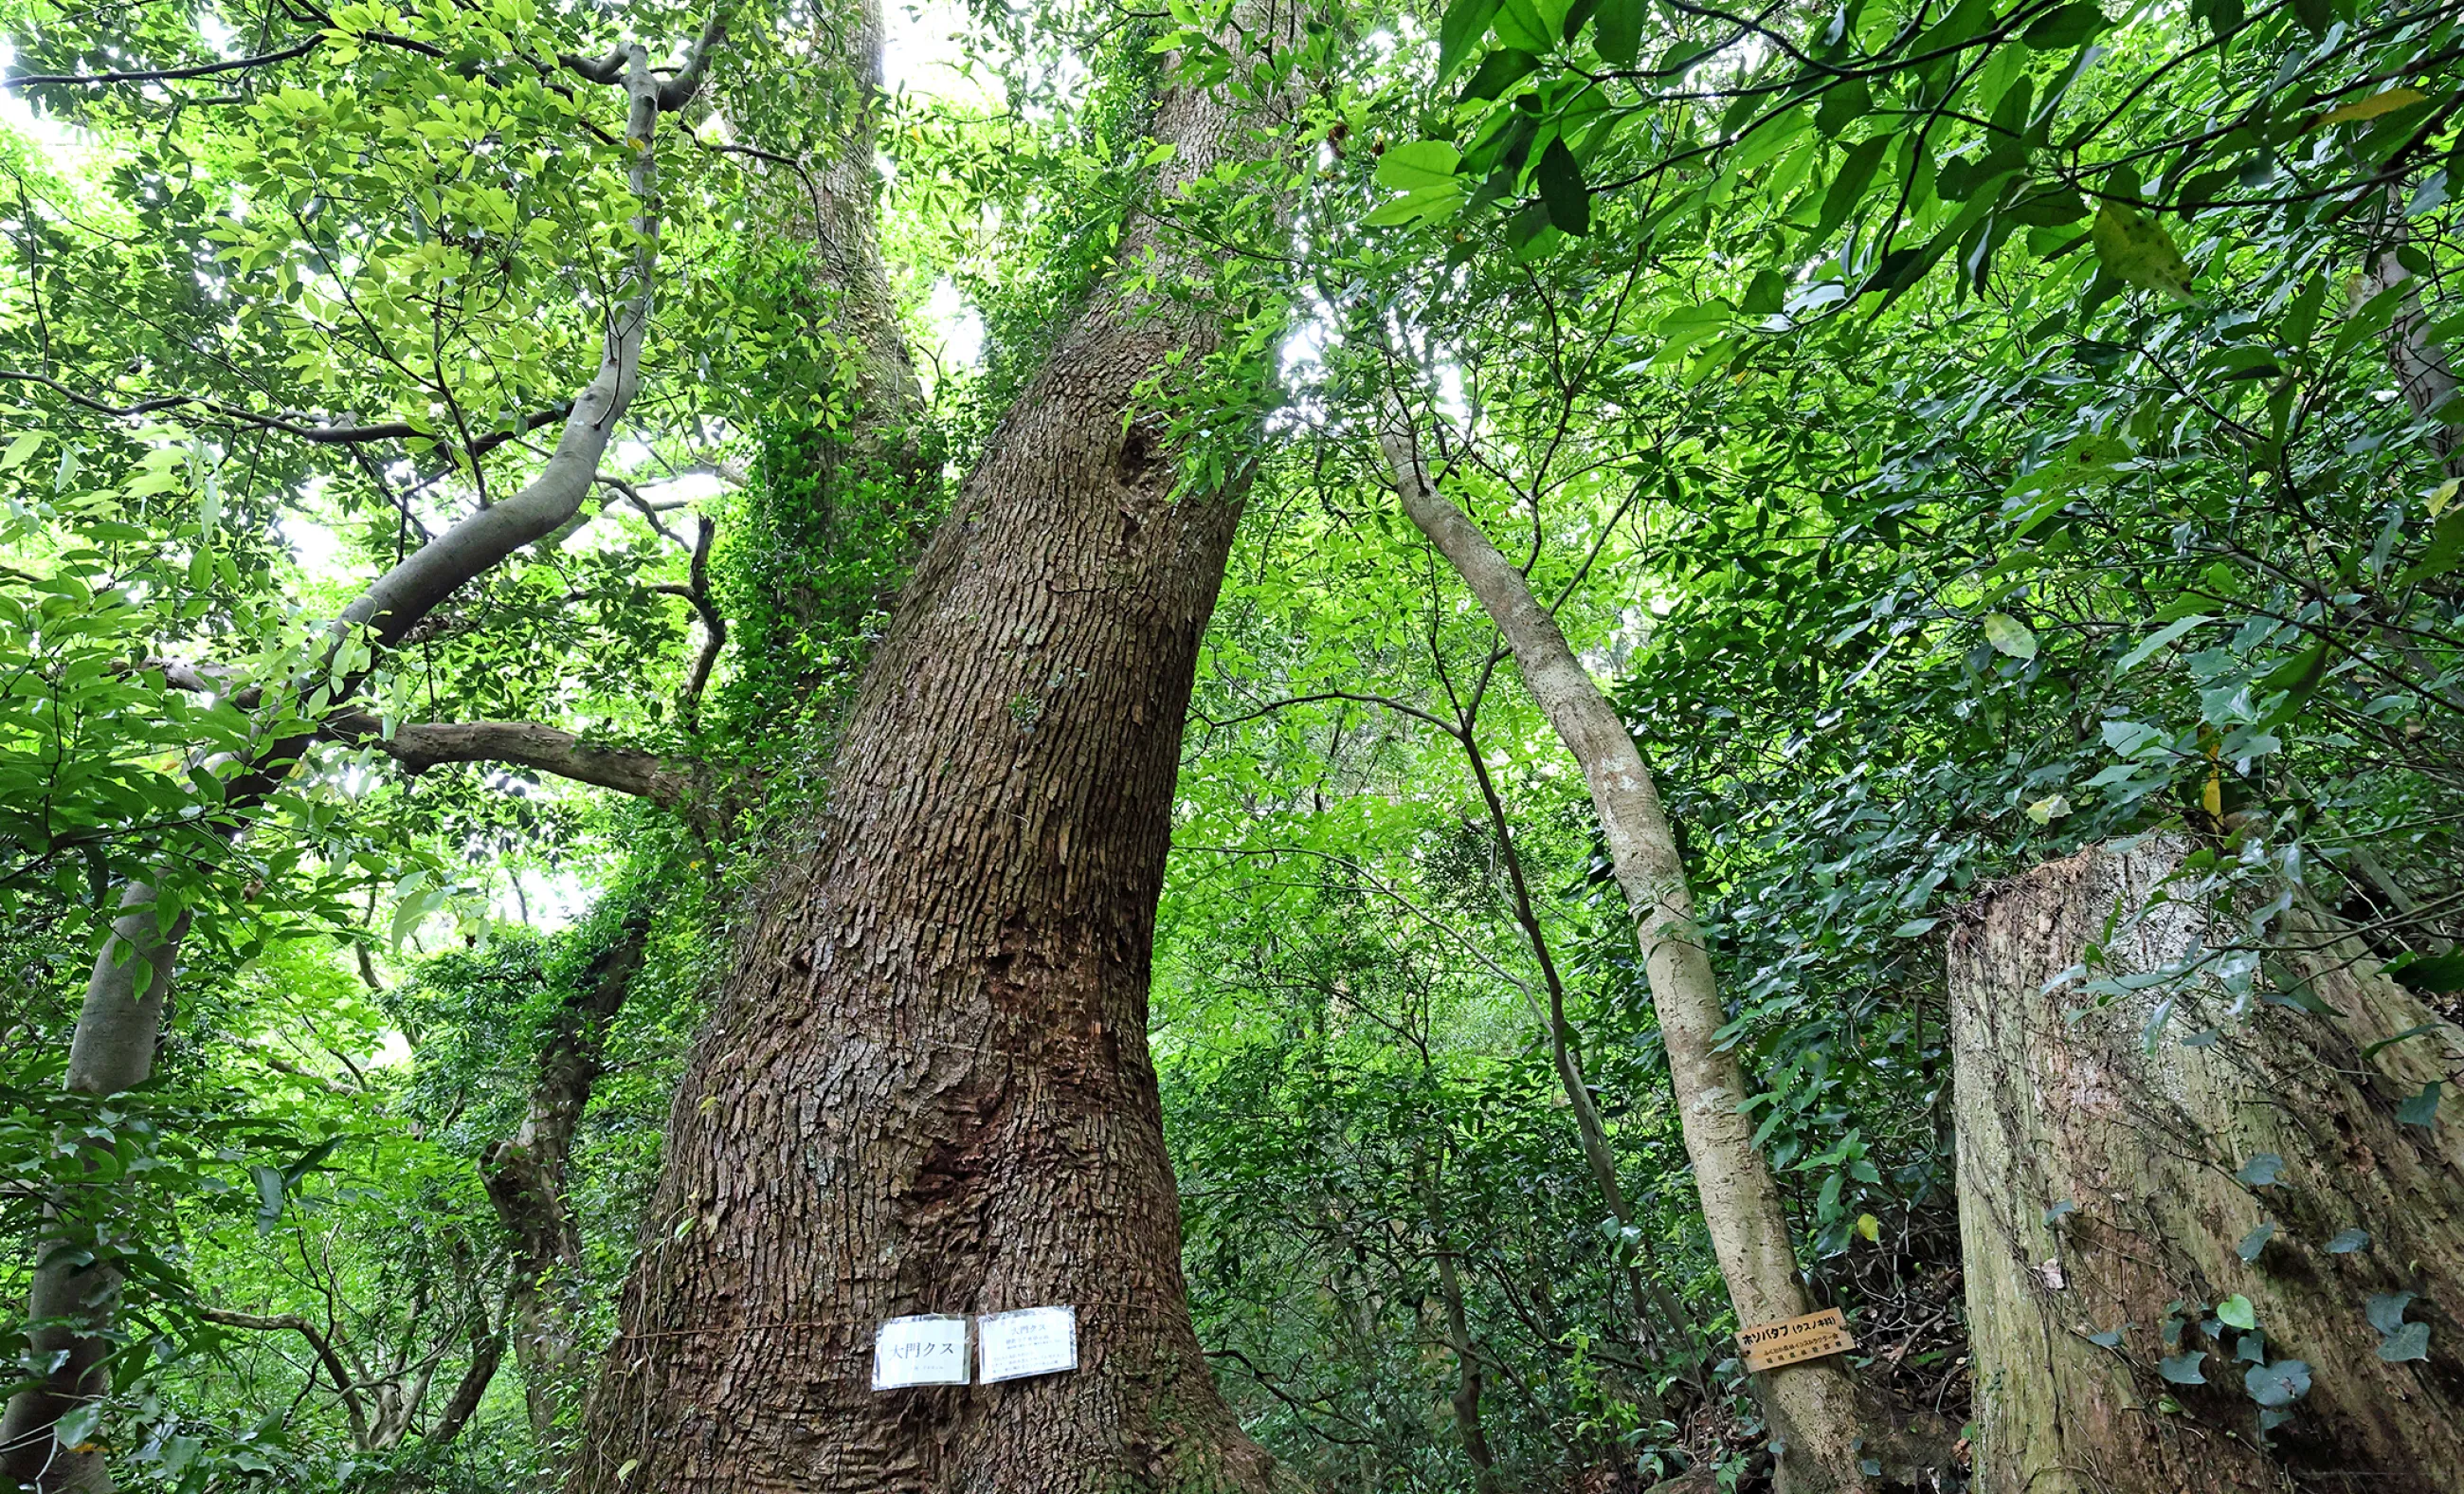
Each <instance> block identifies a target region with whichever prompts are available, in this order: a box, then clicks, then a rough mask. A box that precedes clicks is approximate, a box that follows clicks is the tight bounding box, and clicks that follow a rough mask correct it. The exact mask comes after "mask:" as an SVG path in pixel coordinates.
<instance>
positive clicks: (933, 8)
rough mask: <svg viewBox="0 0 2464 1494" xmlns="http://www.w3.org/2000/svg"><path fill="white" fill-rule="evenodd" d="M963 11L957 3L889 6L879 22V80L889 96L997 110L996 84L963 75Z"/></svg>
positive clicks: (967, 51)
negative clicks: (880, 25)
mask: <svg viewBox="0 0 2464 1494" xmlns="http://www.w3.org/2000/svg"><path fill="white" fill-rule="evenodd" d="M973 56H975V47H974V45H973V38H972V36H971V35H970V25H969V22H968V19H967V8H966V7H965V6H963V5H960V4H957V0H915V3H913V4H909V5H892V6H891V7H889V8H888V11H887V13H886V14H884V15H883V16H882V45H881V80H882V84H883V86H884V87H886V88H888V89H889V90H890V92H891V93H892V94H905V95H907V96H908V97H909V98H911V99H919V100H920V99H931V100H939V101H941V102H943V103H954V104H959V105H974V106H978V107H981V108H985V109H999V108H1001V106H1002V98H1001V83H1000V80H999V79H998V78H994V77H993V76H992V75H991V74H990V72H989V71H986V72H978V73H972V74H971V73H969V72H968V71H967V70H966V65H967V63H968V62H969V60H970V59H972V58H973Z"/></svg>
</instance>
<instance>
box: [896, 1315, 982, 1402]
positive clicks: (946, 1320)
mask: <svg viewBox="0 0 2464 1494" xmlns="http://www.w3.org/2000/svg"><path fill="white" fill-rule="evenodd" d="M966 1383H967V1320H966V1319H964V1318H961V1317H956V1316H953V1315H951V1314H949V1313H940V1312H933V1313H926V1314H924V1315H923V1316H921V1317H913V1318H891V1320H890V1321H889V1322H887V1323H884V1324H883V1325H882V1326H881V1327H878V1328H875V1329H874V1330H873V1334H872V1388H873V1389H874V1390H876V1391H894V1390H897V1389H899V1388H900V1387H902V1386H908V1385H964V1384H966Z"/></svg>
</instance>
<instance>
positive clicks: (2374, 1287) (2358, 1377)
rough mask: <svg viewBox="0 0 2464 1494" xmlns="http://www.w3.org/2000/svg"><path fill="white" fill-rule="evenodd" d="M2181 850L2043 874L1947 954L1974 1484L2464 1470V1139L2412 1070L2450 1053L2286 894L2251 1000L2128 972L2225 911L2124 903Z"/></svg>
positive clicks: (2334, 930) (2409, 1480) (2428, 1024)
mask: <svg viewBox="0 0 2464 1494" xmlns="http://www.w3.org/2000/svg"><path fill="white" fill-rule="evenodd" d="M2188 849H2189V848H2188V846H2187V845H2186V844H2184V843H2183V842H2180V841H2165V840H2156V841H2147V842H2142V843H2140V844H2138V845H2136V846H2134V847H2131V848H2129V849H2101V848H2096V849H2090V850H2087V851H2082V852H2080V853H2079V855H2077V856H2074V857H2072V858H2069V859H2067V860H2062V861H2057V862H2053V863H2051V864H2049V865H2045V866H2040V867H2038V868H2036V869H2035V871H2033V872H2030V873H2029V874H2027V875H2026V876H2024V877H2021V878H2017V879H2015V880H2013V881H2010V882H2008V883H2005V884H2004V885H2003V886H2002V887H2000V888H1999V889H1998V890H1996V891H1995V892H1994V893H1993V894H1992V896H1991V898H1989V899H1987V900H1986V901H1985V902H1984V903H1981V904H1980V905H1978V906H1976V907H1974V908H1972V909H1970V910H1969V913H1968V915H1967V916H1966V917H1964V918H1963V920H1962V921H1961V923H1960V925H1959V927H1958V928H1957V930H1956V931H1955V932H1954V933H1953V935H1952V937H1951V940H1950V946H1949V990H1950V1002H1951V1019H1952V1043H1953V1072H1954V1083H1955V1086H1956V1091H1957V1096H1958V1100H1957V1104H1958V1113H1959V1174H1958V1175H1959V1224H1960V1236H1961V1240H1962V1246H1963V1251H1964V1254H1965V1258H1966V1261H1965V1264H1966V1275H1967V1287H1968V1314H1969V1339H1970V1345H1971V1350H1970V1351H1971V1354H1972V1357H1973V1365H1974V1376H1975V1387H1976V1425H1977V1440H1976V1450H1975V1451H1976V1486H1977V1487H1978V1488H1979V1489H1980V1490H1983V1491H1986V1494H2020V1491H2023V1490H2024V1491H2027V1494H2107V1491H2123V1490H2129V1491H2141V1490H2149V1491H2162V1494H2224V1491H2235V1494H2239V1491H2258V1490H2274V1489H2279V1488H2312V1487H2318V1488H2327V1487H2367V1488H2370V1489H2379V1490H2386V1491H2387V1494H2430V1491H2431V1490H2452V1489H2456V1488H2464V1322H2459V1316H2458V1308H2459V1306H2464V1127H2459V1126H2456V1125H2455V1123H2454V1122H2453V1120H2452V1119H2450V1118H2449V1117H2446V1116H2443V1115H2439V1114H2438V1113H2437V1111H2438V1110H2439V1108H2440V1106H2439V1105H2438V1098H2439V1092H2438V1091H2437V1090H2435V1089H2428V1088H2427V1086H2430V1085H2432V1084H2452V1083H2453V1081H2454V1079H2455V1077H2456V1075H2458V1074H2459V1073H2464V1041H2459V1040H2458V1037H2457V1035H2456V1031H2455V1029H2454V1028H2453V1026H2452V1025H2447V1024H2442V1023H2440V1022H2438V1021H2437V1019H2436V1018H2435V1017H2434V1016H2433V1015H2431V1013H2430V1012H2429V1011H2427V1010H2426V1009H2425V1008H2424V1007H2423V1006H2422V1004H2421V1003H2420V1002H2419V1001H2418V1000H2416V999H2415V998H2414V997H2413V996H2412V995H2411V994H2410V993H2409V992H2406V991H2404V990H2403V989H2402V988H2401V987H2399V986H2397V985H2396V984H2395V982H2393V981H2391V980H2389V979H2387V977H2386V976H2384V975H2382V974H2380V973H2378V970H2377V966H2376V963H2375V962H2374V961H2373V960H2371V959H2370V958H2369V956H2368V955H2367V953H2366V952H2365V950H2364V949H2362V948H2360V946H2359V942H2358V941H2357V940H2354V939H2352V938H2351V937H2349V936H2348V935H2346V934H2345V933H2344V931H2343V929H2341V928H2340V927H2338V926H2336V925H2333V923H2332V922H2331V921H2329V920H2328V919H2326V918H2325V917H2323V916H2322V915H2321V914H2319V913H2317V912H2315V911H2309V910H2305V909H2303V908H2302V907H2301V906H2300V905H2299V904H2297V905H2296V907H2295V909H2294V910H2293V911H2292V912H2291V913H2289V914H2287V915H2286V917H2285V919H2284V921H2283V923H2282V925H2279V934H2278V936H2277V940H2276V948H2275V949H2274V950H2273V952H2271V953H2269V954H2267V955H2266V956H2265V959H2264V962H2263V969H2264V970H2265V971H2266V974H2265V975H2264V976H2262V977H2261V981H2260V987H2261V989H2262V990H2267V991H2269V992H2270V994H2269V995H2268V996H2267V997H2266V998H2264V999H2261V1000H2258V1001H2255V1002H2254V1001H2252V1000H2251V999H2250V997H2249V996H2248V995H2247V994H2243V995H2241V996H2238V997H2236V996H2235V995H2234V994H2233V993H2231V992H2227V991H2225V990H2224V989H2223V988H2222V987H2221V986H2220V985H2218V984H2217V983H2216V982H2215V980H2214V979H2213V978H2212V974H2211V973H2209V974H2198V973H2193V974H2189V976H2188V978H2177V979H2169V980H2156V981H2152V982H2149V981H2145V980H2144V979H2135V978H2134V977H2146V976H2151V975H2159V974H2162V973H2163V972H2166V971H2168V970H2183V969H2184V968H2186V967H2191V966H2195V965H2197V964H2198V962H2199V959H2200V956H2201V953H2202V948H2203V946H2204V945H2205V944H2206V942H2207V941H2209V940H2211V939H2213V940H2215V941H2216V943H2217V944H2218V945H2219V946H2222V945H2227V944H2230V943H2231V942H2232V941H2233V937H2234V934H2235V931H2236V930H2237V928H2238V926H2239V925H2240V924H2241V920H2239V919H2235V920H2233V921H2232V924H2231V925H2227V926H2222V927H2219V926H2218V925H2214V924H2211V922H2210V920H2209V917H2208V916H2207V914H2206V913H2205V912H2204V911H2203V907H2202V903H2200V902H2199V901H2198V900H2195V899H2185V900H2183V901H2179V902H2172V903H2166V904H2163V905H2159V906H2157V907H2154V908H2152V909H2149V910H2148V911H2147V912H2146V913H2145V914H2144V915H2142V916H2136V917H2134V916H2132V915H2134V914H2137V913H2138V911H2139V910H2140V909H2143V908H2146V907H2147V905H2148V903H2149V899H2150V896H2151V895H2152V894H2154V893H2155V892H2156V891H2157V889H2158V888H2159V887H2160V886H2162V885H2164V883H2165V882H2166V880H2167V878H2168V877H2169V876H2170V875H2171V874H2173V872H2174V871H2175V869H2176V867H2177V866H2178V865H2179V864H2180V862H2181V860H2182V858H2183V855H2184V853H2185V851H2186V850H2188ZM2090 962H2093V963H2092V965H2091V964H2090ZM2083 969H2084V970H2085V971H2086V973H2088V974H2090V975H2092V976H2093V977H2096V978H2098V979H2100V980H2102V981H2106V982H2110V983H2111V984H2110V985H2108V986H2106V987H2104V988H2103V989H2102V990H2101V992H2089V991H2086V990H2083V989H2082V986H2081V982H2080V981H2079V979H2078V978H2077V977H2076V975H2075V973H2074V972H2076V971H2079V970H2083ZM2209 969H2210V970H2212V969H2213V967H2212V966H2211V967H2210V968H2209ZM2425 1094H2426V1098H2425ZM2447 1108H2450V1109H2452V1108H2453V1106H2452V1104H2451V1105H2449V1106H2448V1107H2447Z"/></svg>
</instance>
